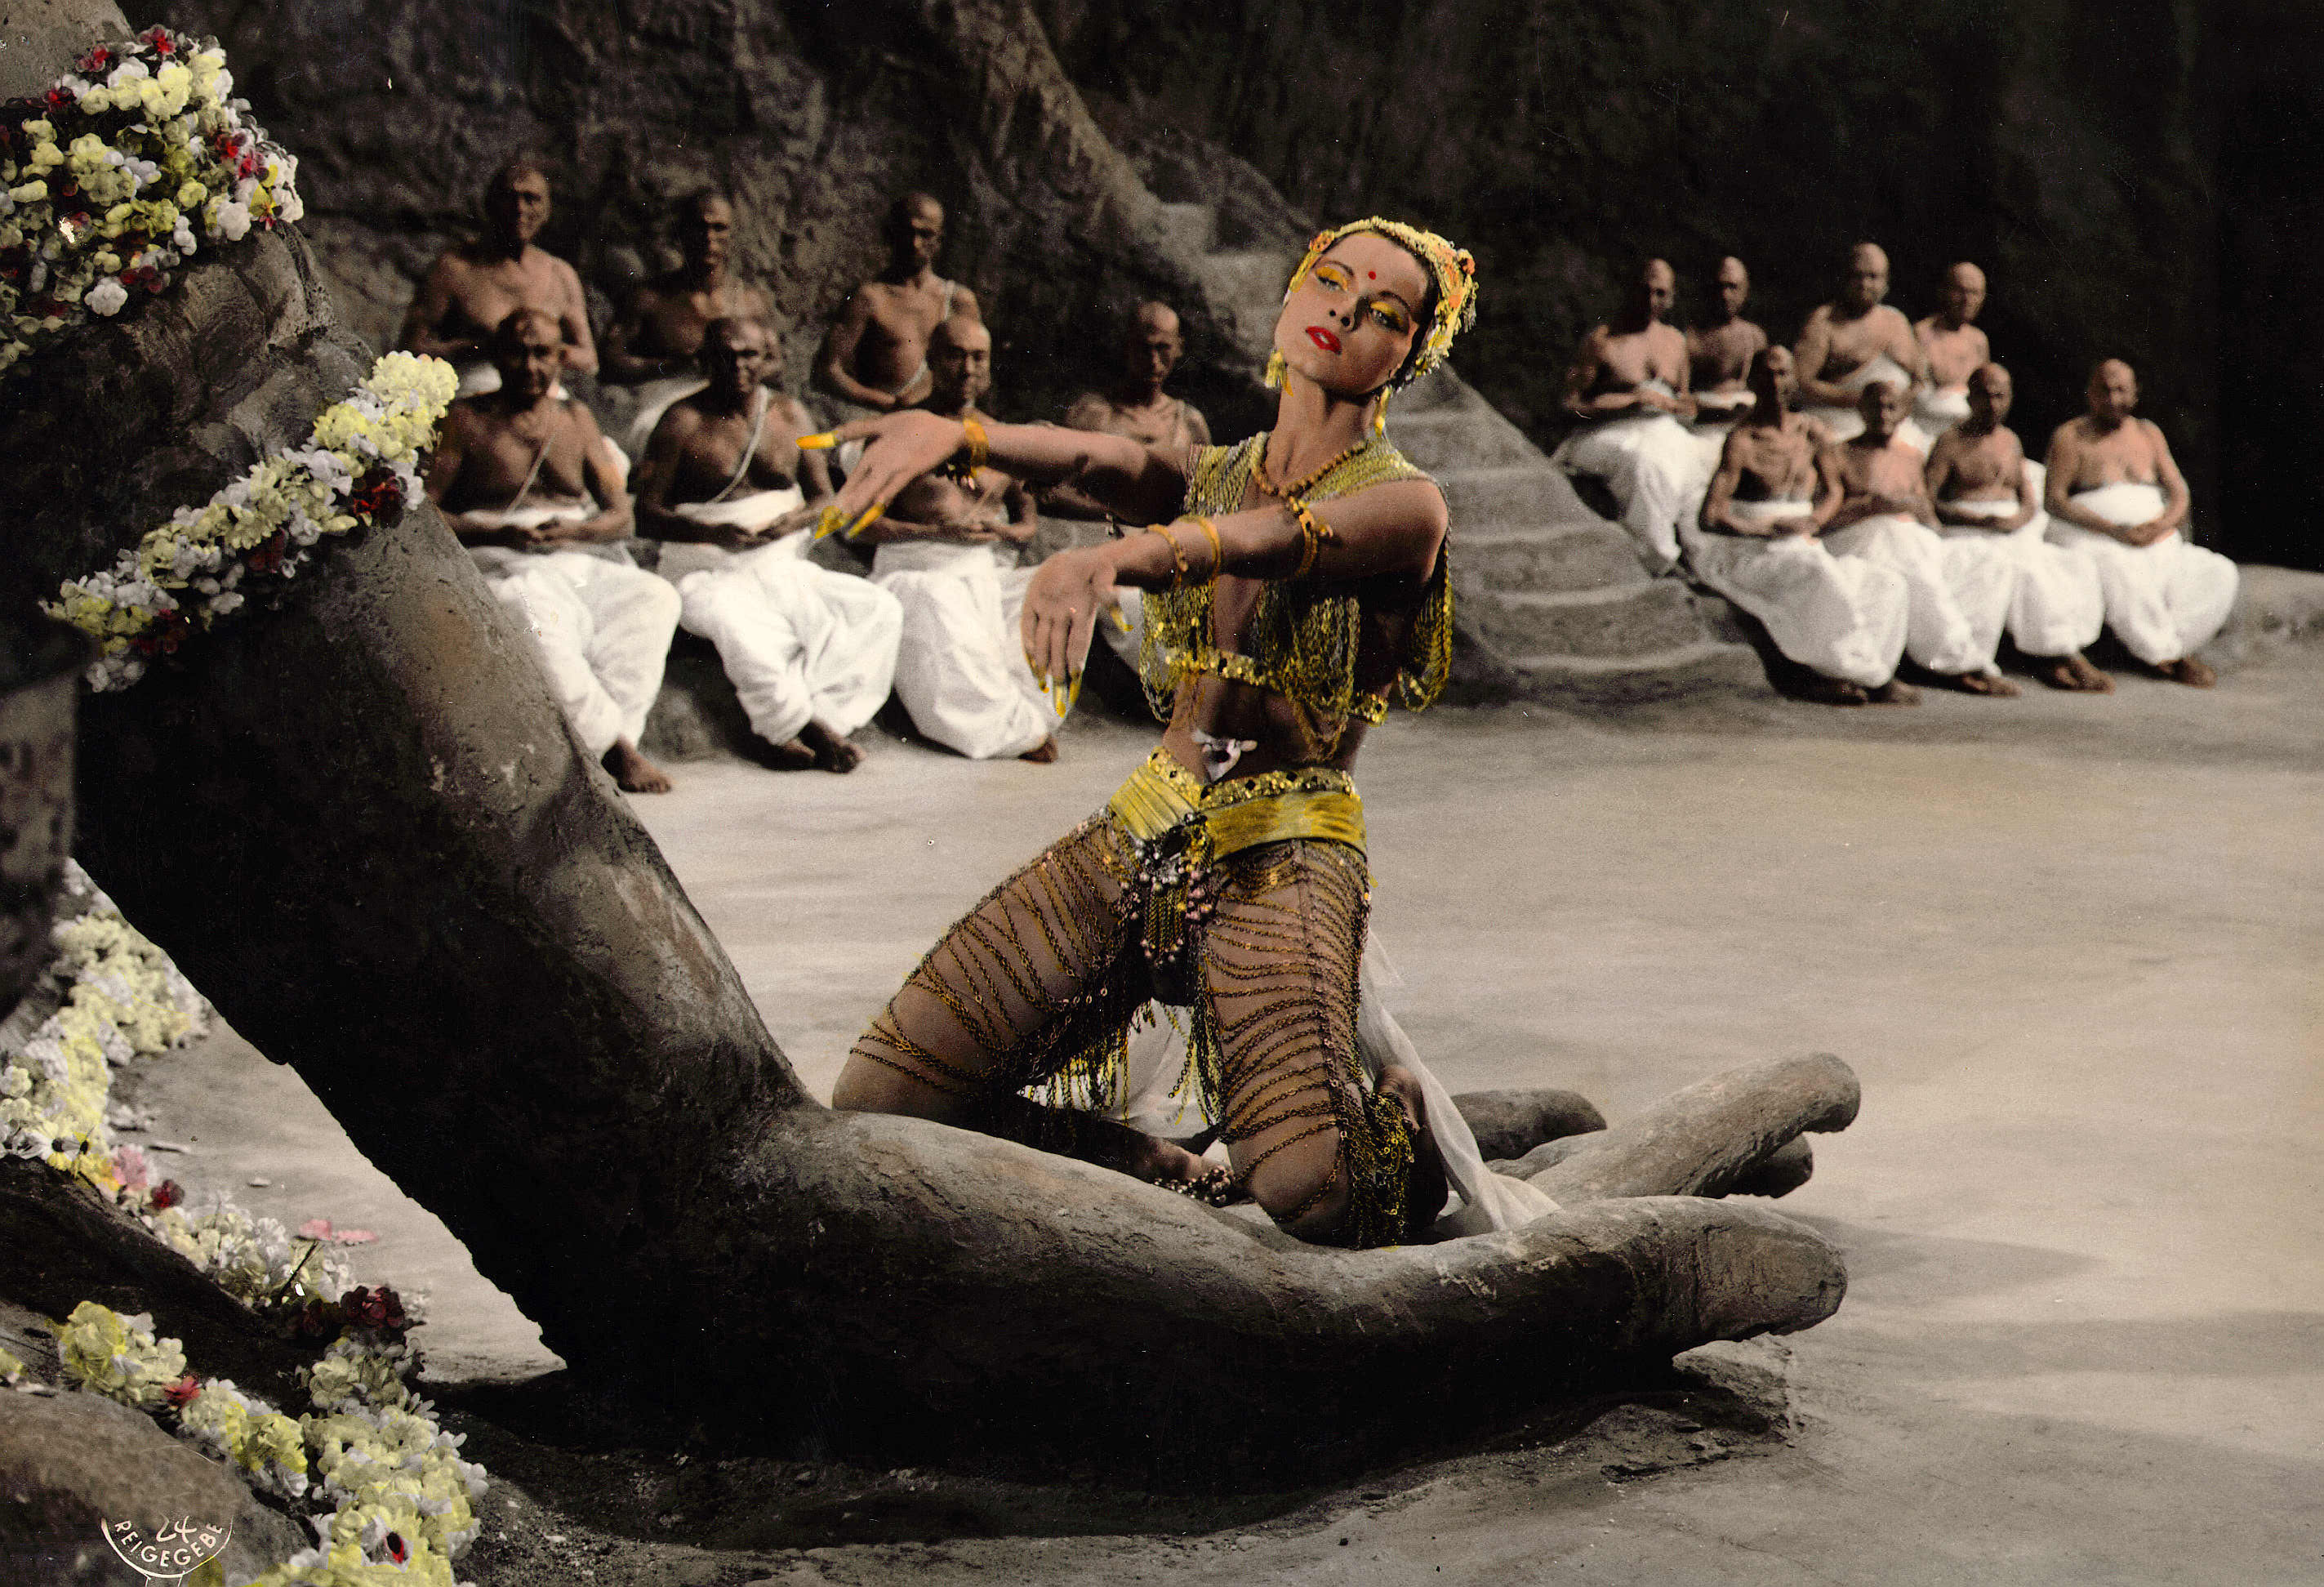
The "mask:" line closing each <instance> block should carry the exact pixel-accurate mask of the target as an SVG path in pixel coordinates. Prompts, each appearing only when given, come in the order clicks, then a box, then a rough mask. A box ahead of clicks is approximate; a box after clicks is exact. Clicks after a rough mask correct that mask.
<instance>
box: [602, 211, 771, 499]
mask: <svg viewBox="0 0 2324 1587" xmlns="http://www.w3.org/2000/svg"><path fill="white" fill-rule="evenodd" d="M675 218H676V221H677V226H676V234H677V238H678V255H679V263H678V268H677V269H676V270H673V271H669V272H666V273H664V274H661V275H658V276H656V277H654V278H653V279H652V280H651V281H647V282H646V283H645V284H644V285H643V286H641V287H640V288H638V289H637V291H635V292H634V293H632V295H631V298H630V300H629V301H628V302H627V303H626V304H624V305H623V306H622V313H621V317H620V318H618V319H616V320H614V322H613V325H612V327H611V328H608V329H607V330H606V332H605V361H604V376H605V379H607V380H608V381H611V382H613V383H616V384H620V385H629V386H635V387H637V388H638V411H637V412H636V413H635V414H634V415H632V418H631V420H630V421H629V424H628V425H627V427H626V428H625V429H623V431H622V450H623V451H624V452H626V453H627V454H628V455H629V457H630V458H631V459H632V461H633V462H643V461H644V459H645V455H646V443H647V442H648V441H649V440H650V439H651V438H652V436H653V432H654V427H655V426H656V425H658V424H659V423H660V422H661V416H662V415H663V414H664V413H665V412H667V411H669V405H670V404H671V403H672V402H675V401H678V399H679V398H680V397H686V396H691V395H693V394H694V393H695V392H698V391H700V390H701V389H702V386H703V374H702V366H701V362H702V361H701V354H702V338H703V337H705V336H706V335H707V334H708V333H709V330H710V327H711V326H712V324H713V323H715V321H717V320H721V319H730V318H731V319H754V320H757V321H759V322H760V323H761V324H762V325H771V324H772V323H773V309H772V306H771V305H770V304H769V302H768V301H767V294H766V293H765V292H763V291H760V290H759V289H758V288H757V287H755V286H752V284H751V283H749V282H748V281H738V280H736V279H735V277H734V275H733V272H732V271H731V270H730V269H729V268H728V263H727V261H728V258H729V255H730V254H731V253H732V251H733V245H734V226H735V221H736V218H737V217H736V216H735V213H734V202H733V199H731V198H728V197H727V196H726V195H725V194H724V193H722V192H720V191H718V190H717V189H715V188H705V189H702V190H700V191H699V192H695V193H689V194H687V196H686V197H685V198H681V199H679V200H678V206H677V208H676V211H675Z"/></svg>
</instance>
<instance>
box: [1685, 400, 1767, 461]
mask: <svg viewBox="0 0 2324 1587" xmlns="http://www.w3.org/2000/svg"><path fill="white" fill-rule="evenodd" d="M1758 405H1759V400H1758V399H1757V397H1755V396H1753V395H1752V394H1751V393H1750V392H1695V393H1694V428H1695V429H1697V430H1698V431H1711V430H1715V431H1717V432H1718V436H1719V440H1720V445H1721V446H1722V447H1724V446H1725V444H1726V440H1727V432H1728V429H1729V428H1730V427H1731V426H1733V424H1734V423H1735V421H1736V420H1738V419H1741V418H1743V417H1744V416H1745V415H1746V414H1748V413H1749V412H1750V411H1751V410H1752V409H1754V408H1757V406H1758ZM1718 470H1719V460H1718V459H1717V458H1715V457H1714V458H1712V459H1711V472H1712V473H1714V474H1715V473H1717V472H1718Z"/></svg>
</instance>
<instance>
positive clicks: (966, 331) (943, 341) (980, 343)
mask: <svg viewBox="0 0 2324 1587" xmlns="http://www.w3.org/2000/svg"><path fill="white" fill-rule="evenodd" d="M946 350H949V351H952V352H957V353H990V352H991V351H992V333H991V331H989V330H987V329H985V328H984V322H983V321H982V320H979V319H971V318H969V317H968V316H967V315H965V314H955V315H954V316H953V317H952V318H950V319H947V320H945V322H944V323H943V324H941V325H939V326H937V327H936V329H934V330H932V331H930V332H929V333H928V354H929V355H930V356H931V357H933V356H934V355H936V353H938V352H940V351H946Z"/></svg>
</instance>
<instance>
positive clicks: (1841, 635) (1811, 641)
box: [1684, 501, 1907, 688]
mask: <svg viewBox="0 0 2324 1587" xmlns="http://www.w3.org/2000/svg"><path fill="white" fill-rule="evenodd" d="M1814 510H1815V506H1814V503H1812V502H1804V501H1773V502H1737V503H1733V504H1732V505H1731V507H1730V508H1729V511H1730V512H1733V513H1734V515H1735V516H1737V517H1738V518H1744V519H1748V520H1750V521H1754V522H1760V523H1767V522H1773V521H1775V520H1777V519H1783V518H1797V517H1801V516H1803V515H1804V514H1806V513H1809V512H1813V511H1814ZM1684 539H1685V542H1686V558H1687V562H1688V564H1689V565H1690V566H1691V567H1692V568H1693V569H1694V573H1695V577H1698V578H1700V579H1701V580H1702V582H1703V583H1704V584H1707V585H1709V586H1711V588H1712V589H1714V590H1716V591H1718V592H1719V593H1720V595H1725V596H1726V597H1727V598H1728V599H1729V600H1730V601H1732V602H1734V603H1735V604H1737V605H1738V606H1740V607H1742V608H1743V610H1745V611H1746V612H1748V613H1749V614H1751V615H1752V616H1754V617H1756V618H1757V619H1758V620H1759V621H1760V622H1761V623H1763V624H1765V625H1766V630H1767V637H1768V638H1769V639H1771V640H1773V641H1775V648H1776V649H1777V650H1781V651H1783V653H1784V655H1786V656H1788V657H1790V658H1791V659H1792V660H1794V661H1796V662H1798V663H1799V664H1800V665H1801V666H1803V667H1808V668H1812V669H1814V670H1816V671H1818V672H1821V673H1822V674H1823V675H1824V676H1825V677H1827V678H1840V679H1841V680H1842V681H1844V682H1848V683H1853V684H1860V685H1862V686H1863V687H1866V688H1877V687H1880V686H1881V685H1882V684H1884V683H1886V682H1887V681H1888V680H1889V679H1891V678H1895V676H1896V659H1897V658H1898V657H1899V656H1901V655H1903V654H1904V630H1905V622H1906V616H1907V612H1906V606H1907V601H1906V596H1905V591H1904V576H1903V575H1902V574H1900V573H1898V572H1897V571H1896V570H1895V569H1894V568H1892V567H1885V566H1883V565H1881V564H1879V563H1877V562H1872V561H1868V560H1867V559H1866V558H1861V557H1835V556H1833V555H1832V554H1831V550H1830V549H1827V548H1826V547H1825V545H1824V543H1823V542H1822V541H1821V540H1817V539H1815V538H1814V537H1812V536H1807V535H1782V536H1779V537H1776V538H1775V539H1772V540H1761V539H1759V538H1757V537H1756V536H1752V535H1739V534H1711V533H1706V532H1705V531H1702V530H1701V529H1699V528H1696V527H1695V526H1693V525H1692V524H1690V525H1687V526H1686V527H1685V530H1684Z"/></svg>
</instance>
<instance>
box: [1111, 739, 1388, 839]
mask: <svg viewBox="0 0 2324 1587" xmlns="http://www.w3.org/2000/svg"><path fill="white" fill-rule="evenodd" d="M1106 810H1107V812H1108V813H1109V814H1111V816H1112V817H1113V818H1114V819H1115V820H1117V821H1119V822H1120V823H1121V826H1122V829H1123V830H1124V831H1126V832H1128V833H1129V834H1130V836H1132V837H1134V838H1136V839H1137V840H1138V841H1139V842H1140V843H1152V842H1153V841H1154V840H1155V839H1156V838H1158V837H1160V836H1161V835H1163V834H1165V833H1167V832H1169V831H1171V830H1173V829H1174V828H1176V827H1178V826H1183V825H1185V823H1187V822H1188V821H1192V820H1199V821H1200V823H1201V825H1202V827H1203V832H1204V834H1205V835H1207V836H1208V838H1209V839H1210V842H1209V845H1208V847H1209V851H1210V853H1211V855H1212V857H1213V858H1215V859H1224V858H1225V857H1226V856H1228V855H1229V854H1238V853H1241V852H1242V851H1243V850H1245V849H1255V848H1257V847H1259V845H1260V844H1270V843H1286V842H1289V841H1291V840H1293V839H1295V838H1310V839H1317V840H1321V841H1323V842H1325V843H1338V844H1347V845H1348V846H1349V847H1350V848H1351V849H1354V850H1355V851H1356V852H1357V853H1363V852H1364V801H1363V799H1362V798H1360V796H1359V795H1358V794H1357V792H1356V784H1355V780H1354V779H1353V778H1351V777H1350V776H1349V775H1348V774H1347V773H1346V772H1344V771H1342V770H1337V769H1335V768H1333V767H1329V766H1304V767H1301V768H1300V769H1299V770H1296V771H1262V772H1260V773H1259V775H1258V776H1256V777H1236V778H1230V779H1229V780H1226V781H1224V782H1213V783H1205V782H1203V780H1202V779H1200V778H1198V777H1196V776H1195V775H1194V773H1193V772H1191V771H1189V770H1186V769H1185V767H1184V766H1181V765H1180V764H1178V761H1177V760H1176V757H1174V756H1173V755H1171V753H1170V752H1168V751H1167V750H1162V749H1157V750H1156V751H1155V752H1153V754H1151V755H1149V756H1148V757H1147V760H1146V763H1145V764H1144V765H1142V766H1140V767H1139V769H1138V770H1135V771H1133V772H1131V773H1130V779H1129V780H1128V781H1126V782H1124V783H1123V784H1122V785H1121V786H1120V788H1118V789H1115V790H1114V793H1113V798H1111V799H1109V800H1107V801H1106Z"/></svg>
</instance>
